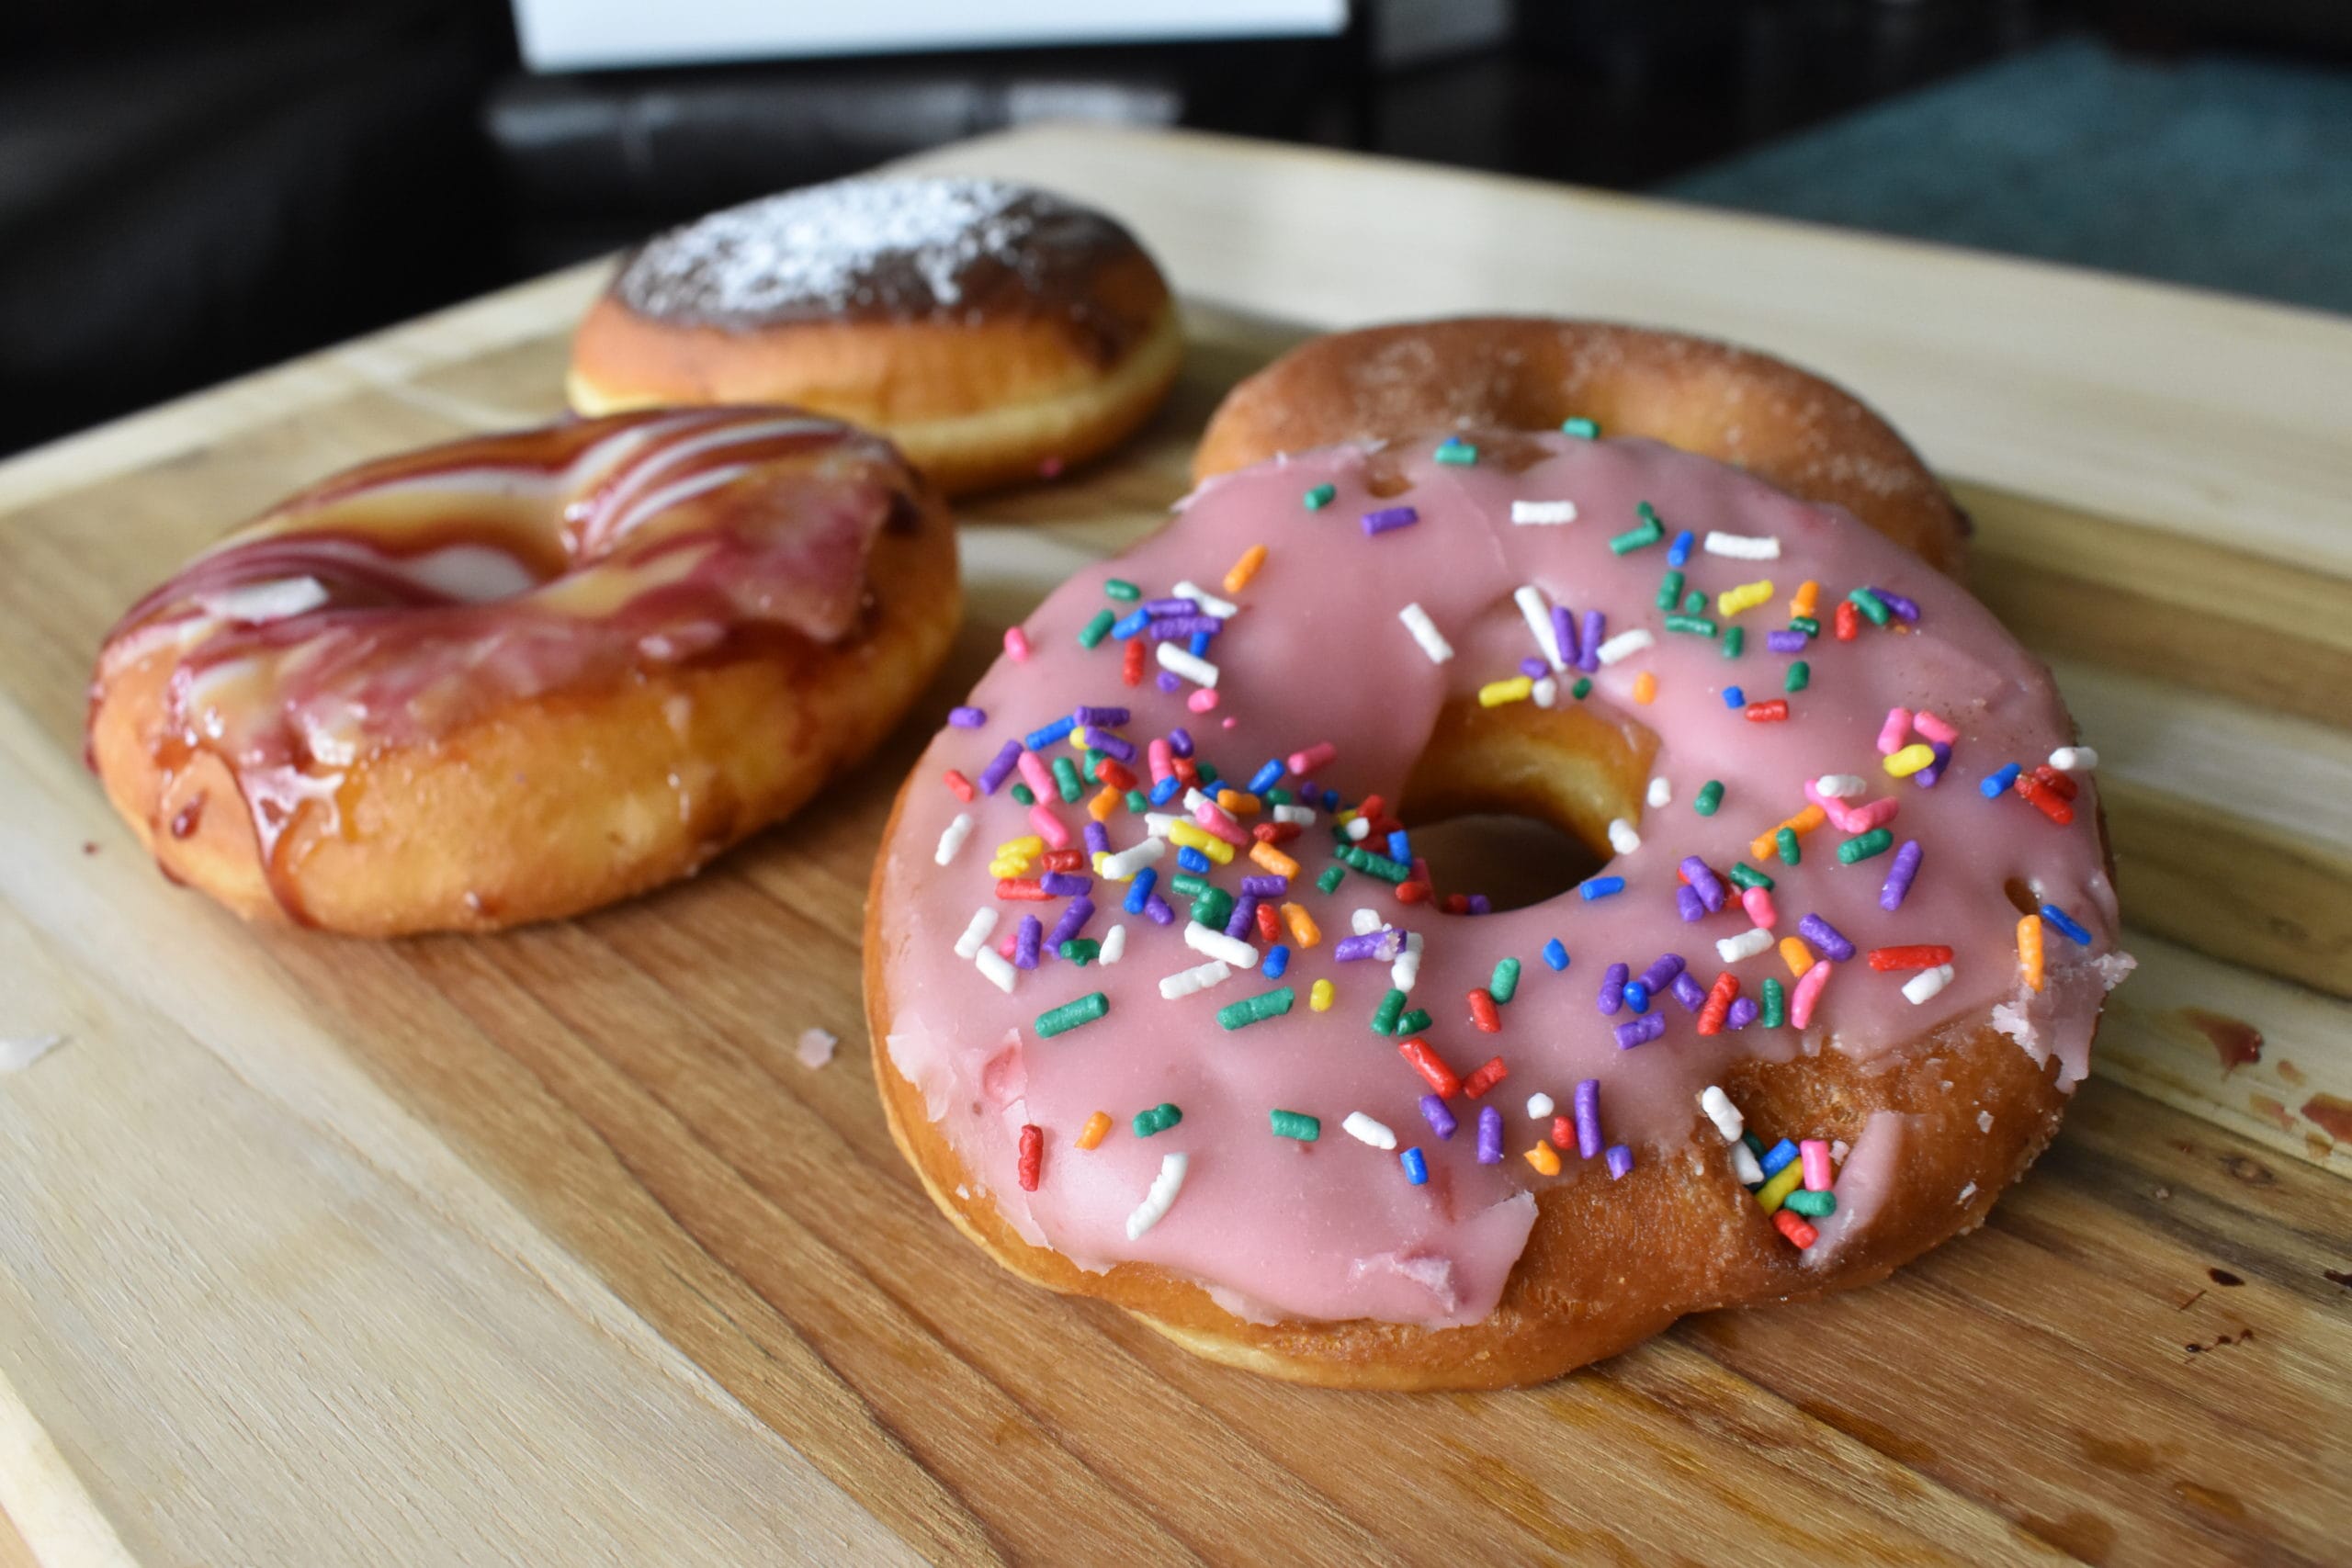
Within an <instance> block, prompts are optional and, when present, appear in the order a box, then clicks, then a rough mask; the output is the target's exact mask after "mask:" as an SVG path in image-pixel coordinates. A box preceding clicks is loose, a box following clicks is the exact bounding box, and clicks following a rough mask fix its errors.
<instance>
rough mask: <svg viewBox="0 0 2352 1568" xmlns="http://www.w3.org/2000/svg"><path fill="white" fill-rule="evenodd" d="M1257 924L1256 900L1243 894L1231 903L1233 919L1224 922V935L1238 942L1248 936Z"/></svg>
mask: <svg viewBox="0 0 2352 1568" xmlns="http://www.w3.org/2000/svg"><path fill="white" fill-rule="evenodd" d="M1257 923H1258V900H1257V899H1255V898H1253V897H1250V895H1249V894H1247V893H1244V894H1243V895H1242V896H1241V897H1238V898H1237V899H1235V900H1234V901H1233V917H1232V919H1228V920H1227V921H1226V922H1225V934H1226V935H1227V936H1229V937H1233V938H1235V939H1236V940H1238V939H1240V938H1242V937H1246V936H1248V935H1249V934H1250V927H1252V926H1254V925H1256V924H1257Z"/></svg>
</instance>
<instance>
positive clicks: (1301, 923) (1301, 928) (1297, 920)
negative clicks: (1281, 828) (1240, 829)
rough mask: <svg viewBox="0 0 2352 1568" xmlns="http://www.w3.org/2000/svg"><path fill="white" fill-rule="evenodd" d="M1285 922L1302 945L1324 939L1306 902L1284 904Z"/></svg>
mask: <svg viewBox="0 0 2352 1568" xmlns="http://www.w3.org/2000/svg"><path fill="white" fill-rule="evenodd" d="M1258 847H1259V848H1260V849H1265V848H1268V847H1269V846H1267V845H1264V844H1261V845H1259V846H1258ZM1283 924H1284V925H1286V926H1288V927H1290V939H1291V941H1293V942H1296V943H1298V945H1299V946H1301V947H1313V946H1314V945H1315V944H1316V943H1317V942H1321V941H1322V940H1323V929H1322V928H1321V927H1320V926H1317V924H1316V923H1315V917H1314V916H1312V915H1310V914H1308V913H1307V912H1306V905H1304V904H1284V905H1283ZM1319 983H1320V984H1324V985H1329V981H1322V982H1319ZM1317 1010H1318V1011H1320V1009H1317Z"/></svg>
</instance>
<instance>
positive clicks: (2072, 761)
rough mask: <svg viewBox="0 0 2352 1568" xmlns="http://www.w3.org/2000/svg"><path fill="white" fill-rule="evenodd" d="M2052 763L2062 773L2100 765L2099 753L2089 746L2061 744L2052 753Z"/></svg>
mask: <svg viewBox="0 0 2352 1568" xmlns="http://www.w3.org/2000/svg"><path fill="white" fill-rule="evenodd" d="M2050 765H2051V766H2052V767H2053V768H2055V769H2057V770H2058V771H2059V772H2060V773H2074V772H2075V771H2076V770H2078V769H2081V770H2088V769H2091V768H2096V767H2098V752H2096V751H2094V750H2091V749H2090V748H2089V747H2087V746H2061V747H2059V748H2058V750H2055V751H2052V752H2051V753H2050Z"/></svg>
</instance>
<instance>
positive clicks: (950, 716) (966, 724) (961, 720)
mask: <svg viewBox="0 0 2352 1568" xmlns="http://www.w3.org/2000/svg"><path fill="white" fill-rule="evenodd" d="M988 721H989V716H988V714H987V713H986V712H985V711H983V710H982V709H979V708H949V709H948V710H947V722H948V723H950V724H952V725H954V726H955V727H956V728H958V729H978V728H979V727H980V726H982V725H984V724H986V723H987V722H988Z"/></svg>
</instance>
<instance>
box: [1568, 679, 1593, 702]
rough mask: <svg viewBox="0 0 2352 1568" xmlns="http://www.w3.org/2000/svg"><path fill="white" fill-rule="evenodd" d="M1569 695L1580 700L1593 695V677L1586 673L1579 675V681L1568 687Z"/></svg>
mask: <svg viewBox="0 0 2352 1568" xmlns="http://www.w3.org/2000/svg"><path fill="white" fill-rule="evenodd" d="M1568 695H1570V696H1572V697H1574V698H1576V700H1577V701H1578V702H1582V701H1584V700H1585V698H1587V697H1589V696H1590V695H1592V681H1591V678H1590V677H1589V676H1584V675H1579V676H1577V683H1576V684H1575V685H1573V686H1570V687H1569V688H1568Z"/></svg>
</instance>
